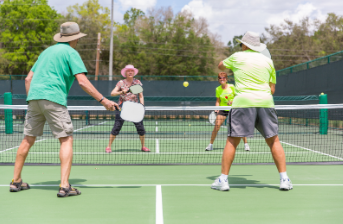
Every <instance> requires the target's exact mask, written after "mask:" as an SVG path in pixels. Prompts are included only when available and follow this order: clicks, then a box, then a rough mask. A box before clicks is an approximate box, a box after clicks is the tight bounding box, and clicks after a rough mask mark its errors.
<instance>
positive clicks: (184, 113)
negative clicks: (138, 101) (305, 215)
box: [0, 104, 343, 165]
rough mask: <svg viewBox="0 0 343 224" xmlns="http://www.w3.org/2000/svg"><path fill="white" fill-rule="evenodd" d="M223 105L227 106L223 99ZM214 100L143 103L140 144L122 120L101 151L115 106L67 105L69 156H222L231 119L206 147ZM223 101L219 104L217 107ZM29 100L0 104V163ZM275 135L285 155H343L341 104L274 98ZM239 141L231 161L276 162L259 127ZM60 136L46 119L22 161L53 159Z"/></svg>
mask: <svg viewBox="0 0 343 224" xmlns="http://www.w3.org/2000/svg"><path fill="white" fill-rule="evenodd" d="M225 108H226V109H228V108H229V107H225ZM217 109H218V107H146V112H145V118H144V127H145V130H146V134H145V146H146V147H148V148H149V149H150V150H151V152H142V151H140V149H141V147H142V146H141V141H140V138H139V135H138V134H137V131H136V129H135V126H134V125H133V124H132V123H131V122H125V124H124V126H123V127H122V129H121V132H120V134H119V135H118V136H117V137H116V139H115V140H114V142H113V144H112V153H106V152H105V148H106V147H107V145H108V142H109V137H110V133H111V130H112V127H113V125H114V120H115V113H114V112H111V111H106V110H105V109H104V108H103V107H78V106H74V107H68V111H69V114H70V116H71V118H72V123H73V126H74V134H73V137H74V142H73V153H74V156H73V164H89V165H91V164H94V165H101V164H104V165H124V164H137V165H141V164H220V162H221V156H222V151H223V149H224V146H225V143H226V138H227V132H228V126H227V125H226V122H224V123H223V124H222V126H221V127H220V129H219V131H218V134H217V138H216V140H215V142H214V150H213V151H205V148H206V146H207V145H208V144H209V142H210V138H211V134H212V131H213V128H214V125H212V124H211V123H210V122H209V119H208V118H209V114H210V113H211V112H212V111H213V110H217ZM220 109H223V107H220ZM26 110H27V106H26V105H0V139H1V140H0V165H1V164H11V163H14V161H15V157H16V152H17V150H18V147H19V145H20V142H21V141H22V139H23V137H24V135H23V129H24V125H25V114H26ZM276 111H277V114H278V119H279V138H280V141H281V144H282V146H283V148H284V150H285V154H286V160H287V162H288V163H334V164H336V163H343V144H342V141H343V104H336V105H330V104H327V105H296V106H284V105H282V106H281V105H280V106H276ZM248 144H249V146H250V151H245V150H244V143H243V141H241V143H240V144H239V145H238V147H237V150H236V157H235V160H234V163H235V164H256V163H273V158H272V155H271V153H270V150H269V148H268V146H267V144H266V143H265V141H264V139H263V137H262V136H261V134H260V133H258V132H257V131H255V135H254V137H253V138H248ZM59 147H60V146H59V141H58V139H55V138H54V137H53V135H52V133H51V131H50V128H49V126H48V124H45V126H44V131H43V136H40V137H37V139H36V143H35V144H34V146H33V147H32V148H31V150H30V153H29V155H28V157H27V160H26V163H31V164H58V163H59Z"/></svg>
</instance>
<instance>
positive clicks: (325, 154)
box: [280, 141, 343, 160]
mask: <svg viewBox="0 0 343 224" xmlns="http://www.w3.org/2000/svg"><path fill="white" fill-rule="evenodd" d="M280 142H281V143H284V144H286V145H290V146H293V147H298V148H301V149H305V150H307V151H311V152H314V153H318V154H321V155H324V156H329V157H332V158H335V159H339V160H343V158H341V157H337V156H333V155H330V154H327V153H323V152H318V151H315V150H312V149H308V148H305V147H302V146H299V145H293V144H290V143H287V142H282V141H280Z"/></svg>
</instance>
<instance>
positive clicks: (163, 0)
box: [49, 0, 343, 45]
mask: <svg viewBox="0 0 343 224" xmlns="http://www.w3.org/2000/svg"><path fill="white" fill-rule="evenodd" d="M84 2H85V0H68V1H66V0H49V5H51V6H52V7H53V8H55V9H56V10H57V11H58V12H60V13H63V12H66V8H67V6H70V5H74V4H77V3H78V4H82V3H84ZM99 3H100V5H102V6H105V7H108V8H109V9H110V8H111V1H110V0H99ZM168 6H171V7H172V8H173V11H174V13H175V14H176V13H177V12H180V11H183V10H188V11H191V12H192V13H193V15H194V16H195V18H199V17H204V18H206V19H207V21H208V23H209V30H210V31H211V32H212V33H217V34H219V35H220V36H221V40H222V42H223V43H224V44H225V45H226V44H227V43H228V42H229V41H230V40H232V38H233V36H236V35H242V34H244V33H245V32H246V31H254V32H257V33H260V34H261V33H265V27H269V26H270V24H280V23H282V22H283V21H284V19H289V20H292V21H294V22H298V21H299V20H301V19H302V18H304V17H309V18H310V19H312V20H313V19H315V18H317V19H320V20H322V21H324V20H325V19H326V15H327V13H330V12H333V13H336V14H338V15H342V16H343V1H338V0H336V1H323V0H311V1H299V0H287V1H285V0H281V1H280V0H245V1H242V0H114V10H113V12H114V14H113V17H114V20H115V21H116V22H123V15H124V13H125V11H126V10H128V9H130V8H131V7H135V8H139V9H141V10H142V11H144V12H146V11H147V9H149V8H151V7H157V8H160V7H168Z"/></svg>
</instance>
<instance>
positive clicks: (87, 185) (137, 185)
mask: <svg viewBox="0 0 343 224" xmlns="http://www.w3.org/2000/svg"><path fill="white" fill-rule="evenodd" d="M279 185H280V184H230V186H232V187H269V186H279ZM8 186H9V184H0V187H8ZM30 186H31V187H59V186H60V185H58V184H30ZM72 186H73V187H156V186H161V187H210V186H211V184H73V185H72ZM293 186H307V187H343V184H293ZM161 199H162V198H161Z"/></svg>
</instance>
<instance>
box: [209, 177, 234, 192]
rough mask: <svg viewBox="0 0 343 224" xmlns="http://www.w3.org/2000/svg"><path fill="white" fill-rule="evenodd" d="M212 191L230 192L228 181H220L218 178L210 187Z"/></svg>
mask: <svg viewBox="0 0 343 224" xmlns="http://www.w3.org/2000/svg"><path fill="white" fill-rule="evenodd" d="M211 188H212V189H214V190H220V191H228V190H230V186H229V180H228V179H226V180H224V181H222V180H220V178H219V177H218V178H217V179H216V180H215V181H214V183H213V184H212V186H211Z"/></svg>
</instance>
